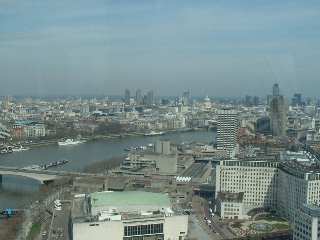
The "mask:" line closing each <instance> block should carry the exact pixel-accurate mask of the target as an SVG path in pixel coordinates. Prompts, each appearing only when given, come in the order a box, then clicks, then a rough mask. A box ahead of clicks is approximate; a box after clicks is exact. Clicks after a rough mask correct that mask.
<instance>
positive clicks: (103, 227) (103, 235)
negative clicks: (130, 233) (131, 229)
mask: <svg viewBox="0 0 320 240" xmlns="http://www.w3.org/2000/svg"><path fill="white" fill-rule="evenodd" d="M95 224H98V225H97V226H95ZM90 225H94V226H90ZM123 230H124V227H123V224H122V222H121V221H110V222H96V223H92V222H91V223H76V224H73V240H100V239H101V240H102V239H112V240H122V238H123V235H124V232H123Z"/></svg>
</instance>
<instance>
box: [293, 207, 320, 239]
mask: <svg viewBox="0 0 320 240" xmlns="http://www.w3.org/2000/svg"><path fill="white" fill-rule="evenodd" d="M319 218H320V207H319V206H315V205H303V206H302V207H301V208H300V209H299V210H297V211H296V214H295V218H294V224H293V240H319V239H320V221H319V220H320V219H319Z"/></svg>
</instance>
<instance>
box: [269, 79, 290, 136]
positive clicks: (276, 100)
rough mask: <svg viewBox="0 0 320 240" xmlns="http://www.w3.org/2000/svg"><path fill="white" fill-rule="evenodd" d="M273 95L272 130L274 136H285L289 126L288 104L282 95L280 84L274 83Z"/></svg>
mask: <svg viewBox="0 0 320 240" xmlns="http://www.w3.org/2000/svg"><path fill="white" fill-rule="evenodd" d="M272 92H273V96H272V99H271V102H270V119H271V131H272V135H273V136H277V137H283V136H285V135H286V130H287V129H286V128H287V104H286V101H285V99H284V97H283V96H282V95H280V91H279V85H278V84H274V85H273V89H272Z"/></svg>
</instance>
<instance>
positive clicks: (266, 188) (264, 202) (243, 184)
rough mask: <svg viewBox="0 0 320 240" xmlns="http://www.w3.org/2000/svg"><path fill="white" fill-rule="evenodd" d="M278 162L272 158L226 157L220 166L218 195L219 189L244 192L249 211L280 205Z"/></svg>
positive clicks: (217, 171)
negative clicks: (227, 158) (228, 158)
mask: <svg viewBox="0 0 320 240" xmlns="http://www.w3.org/2000/svg"><path fill="white" fill-rule="evenodd" d="M278 164H279V163H278V162H276V161H273V162H272V161H270V160H223V161H220V163H219V165H217V166H216V173H215V178H216V179H215V182H216V196H218V194H219V192H230V193H240V192H243V193H244V195H243V204H244V208H245V209H246V211H249V210H251V209H253V208H273V209H274V208H276V200H277V197H276V196H277V174H278V168H277V167H278Z"/></svg>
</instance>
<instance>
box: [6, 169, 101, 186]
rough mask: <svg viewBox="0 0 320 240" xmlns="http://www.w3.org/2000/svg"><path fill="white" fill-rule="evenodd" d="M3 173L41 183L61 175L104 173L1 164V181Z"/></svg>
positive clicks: (91, 175) (89, 175)
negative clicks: (16, 166) (4, 165)
mask: <svg viewBox="0 0 320 240" xmlns="http://www.w3.org/2000/svg"><path fill="white" fill-rule="evenodd" d="M2 175H13V176H20V177H27V178H31V179H35V180H37V181H39V182H40V183H41V184H43V183H48V182H52V181H54V180H56V179H58V178H61V177H77V176H79V177H86V176H87V177H98V176H103V175H102V174H90V173H82V172H67V171H49V170H41V169H39V170H38V169H28V168H15V167H3V166H0V183H1V182H2Z"/></svg>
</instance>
